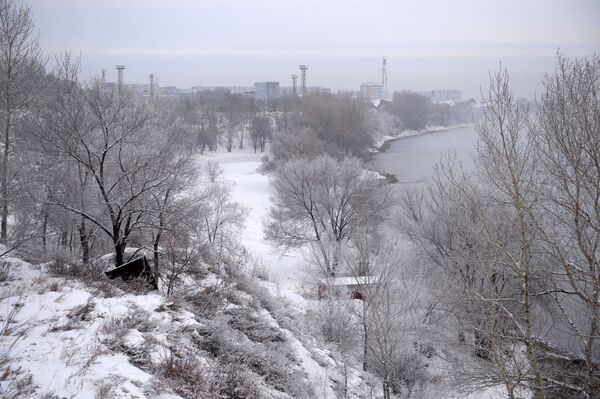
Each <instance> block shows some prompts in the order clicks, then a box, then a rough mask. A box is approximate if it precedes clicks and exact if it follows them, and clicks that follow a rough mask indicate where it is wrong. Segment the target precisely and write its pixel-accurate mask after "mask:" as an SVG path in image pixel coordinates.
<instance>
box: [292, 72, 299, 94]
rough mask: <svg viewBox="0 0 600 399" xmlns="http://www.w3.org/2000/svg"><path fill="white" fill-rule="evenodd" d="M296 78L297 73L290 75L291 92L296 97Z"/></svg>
mask: <svg viewBox="0 0 600 399" xmlns="http://www.w3.org/2000/svg"><path fill="white" fill-rule="evenodd" d="M297 80H298V75H292V94H293V95H294V97H296V96H297V95H298V92H297V91H296V81H297Z"/></svg>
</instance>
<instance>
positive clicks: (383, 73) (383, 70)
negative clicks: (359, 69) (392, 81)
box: [381, 57, 388, 100]
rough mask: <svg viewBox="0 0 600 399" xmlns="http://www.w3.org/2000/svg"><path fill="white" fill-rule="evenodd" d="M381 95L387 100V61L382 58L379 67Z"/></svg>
mask: <svg viewBox="0 0 600 399" xmlns="http://www.w3.org/2000/svg"><path fill="white" fill-rule="evenodd" d="M381 93H382V96H383V99H384V100H387V99H388V76H387V59H386V58H385V57H383V63H382V65H381Z"/></svg>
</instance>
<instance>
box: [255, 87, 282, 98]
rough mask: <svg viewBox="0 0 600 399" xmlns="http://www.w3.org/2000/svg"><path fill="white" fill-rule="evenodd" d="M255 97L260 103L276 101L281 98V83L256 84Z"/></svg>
mask: <svg viewBox="0 0 600 399" xmlns="http://www.w3.org/2000/svg"><path fill="white" fill-rule="evenodd" d="M254 97H255V98H256V99H257V100H259V101H269V100H274V99H276V98H277V97H279V82H256V83H254Z"/></svg>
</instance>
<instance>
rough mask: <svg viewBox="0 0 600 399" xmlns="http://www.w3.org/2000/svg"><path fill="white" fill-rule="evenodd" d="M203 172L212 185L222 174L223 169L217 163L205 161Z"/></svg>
mask: <svg viewBox="0 0 600 399" xmlns="http://www.w3.org/2000/svg"><path fill="white" fill-rule="evenodd" d="M204 172H205V173H206V175H207V176H208V180H209V181H210V182H211V183H214V182H215V181H216V180H217V179H218V178H219V177H221V175H222V174H223V168H222V167H221V165H220V164H219V162H218V161H207V162H206V163H205V164H204Z"/></svg>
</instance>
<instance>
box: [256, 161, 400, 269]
mask: <svg viewBox="0 0 600 399" xmlns="http://www.w3.org/2000/svg"><path fill="white" fill-rule="evenodd" d="M272 185H273V189H274V194H273V207H272V208H271V212H270V216H271V221H270V222H269V224H268V226H267V237H268V238H269V239H271V240H272V241H274V242H275V243H276V244H278V245H281V246H284V247H286V248H289V247H302V246H306V245H307V244H311V245H312V246H314V250H316V251H317V252H319V253H320V254H321V256H322V258H321V260H322V261H323V262H324V263H323V268H324V270H323V271H324V272H325V273H326V274H327V275H334V274H335V272H336V268H337V255H335V254H336V252H337V249H336V248H337V247H339V245H341V243H342V241H343V240H344V239H346V238H347V237H348V236H349V234H350V232H351V231H352V230H353V229H354V228H356V227H357V226H358V223H360V220H361V218H363V217H365V215H368V216H370V218H371V219H373V220H375V219H377V218H381V217H383V214H384V212H385V211H386V209H387V208H388V206H389V205H390V196H389V191H388V189H387V187H386V186H385V185H384V183H383V182H381V181H380V180H378V179H371V178H369V177H366V176H365V175H364V173H363V169H362V164H361V162H360V161H359V160H358V159H356V158H346V159H344V160H342V161H337V160H335V159H333V158H331V157H329V156H326V155H323V156H321V157H318V158H316V159H314V160H304V159H292V160H290V161H288V162H286V163H284V164H282V165H280V166H278V167H277V169H276V171H275V173H274V175H273V180H272ZM330 244H331V245H333V247H332V246H331V245H330ZM331 249H333V253H332V256H329V255H328V254H329V253H331V252H330V250H331Z"/></svg>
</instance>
